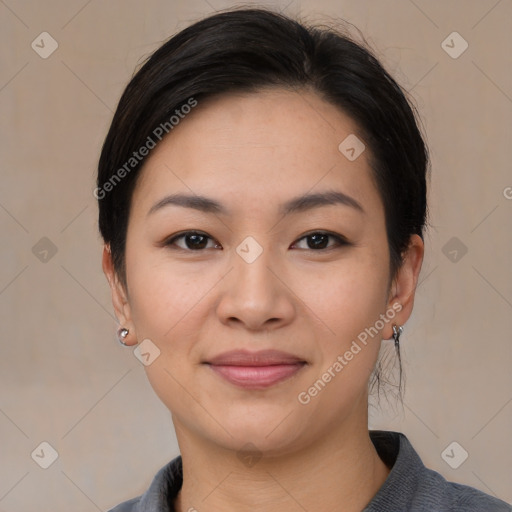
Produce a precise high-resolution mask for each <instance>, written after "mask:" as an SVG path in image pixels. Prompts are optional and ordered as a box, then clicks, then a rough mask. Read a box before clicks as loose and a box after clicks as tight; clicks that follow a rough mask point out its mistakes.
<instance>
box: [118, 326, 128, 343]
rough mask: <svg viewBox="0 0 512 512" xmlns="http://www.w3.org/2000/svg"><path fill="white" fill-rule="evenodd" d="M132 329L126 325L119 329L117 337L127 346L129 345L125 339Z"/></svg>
mask: <svg viewBox="0 0 512 512" xmlns="http://www.w3.org/2000/svg"><path fill="white" fill-rule="evenodd" d="M129 332H130V331H129V330H128V329H126V328H125V327H121V328H120V329H119V330H118V331H117V339H118V340H119V343H121V345H123V346H125V347H127V346H128V345H127V344H126V343H125V339H126V337H127V336H128V333H129Z"/></svg>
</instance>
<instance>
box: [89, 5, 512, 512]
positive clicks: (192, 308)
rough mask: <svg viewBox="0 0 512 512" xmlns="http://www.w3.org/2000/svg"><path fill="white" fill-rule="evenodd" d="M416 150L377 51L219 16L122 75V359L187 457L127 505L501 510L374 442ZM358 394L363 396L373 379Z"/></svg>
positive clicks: (110, 274)
mask: <svg viewBox="0 0 512 512" xmlns="http://www.w3.org/2000/svg"><path fill="white" fill-rule="evenodd" d="M427 168H428V153H427V149H426V147H425V144H424V141H423V138H422V136H421V133H420V131H419V129H418V126H417V123H416V120H415V116H414V113H413V110H412V107H411V106H410V105H409V103H408V101H407V100H406V98H405V97H404V95H403V92H402V90H401V89H400V87H399V86H398V85H397V84H396V83H395V81H394V80H393V79H392V78H391V77H390V76H389V75H388V74H387V72H386V71H385V70H384V69H383V68H382V66H381V65H380V63H379V62H378V61H377V60H376V59H375V58H374V57H373V56H372V55H371V53H370V52H369V51H368V50H366V49H365V48H363V47H362V46H361V45H359V44H357V43H355V42H353V41H352V40H350V39H349V38H348V37H346V36H344V35H341V34H337V33H335V32H334V31H330V30H327V29H319V28H307V27H305V26H303V25H301V24H299V23H298V22H296V21H294V20H291V19H289V18H287V17H284V16H282V15H279V14H276V13H273V12H270V11H266V10H260V9H258V10H249V9H244V10H235V11H229V12H223V13H218V14H215V15H213V16H210V17H208V18H206V19H203V20H201V21H199V22H198V23H195V24H194V25H192V26H190V27H188V28H186V29H185V30H183V31H182V32H180V33H179V34H177V35H176V36H174V37H173V38H171V39H170V40H169V41H168V42H166V43H165V44H164V45H163V46H162V47H161V48H159V49H158V50H157V51H156V52H155V53H154V54H153V55H152V56H151V58H150V59H149V60H148V61H147V62H146V63H145V65H144V66H143V67H142V68H141V69H140V70H139V71H138V73H137V74H136V75H135V76H134V77H133V79H132V80H131V82H130V83H129V84H128V86H127V88H126V90H125V92H124V94H123V96H122V98H121V100H120V103H119V106H118V108H117V111H116V113H115V115H114V119H113V122H112V125H111V127H110V130H109V133H108V135H107V137H106V140H105V144H104V146H103V150H102V154H101V158H100V163H99V173H98V187H97V189H96V191H95V194H96V197H97V198H98V202H99V226H100V231H101V234H102V237H103V239H104V242H105V247H104V253H103V269H104V271H105V274H106V276H107V279H108V281H109V283H110V286H111V289H112V299H113V304H114V308H115V312H116V315H117V317H118V319H119V322H120V329H119V337H120V341H121V343H123V344H124V345H126V346H134V345H137V344H138V345H139V347H138V352H137V354H138V357H139V358H140V359H141V361H142V362H143V363H144V365H145V369H146V372H147V376H148V378H149V380H150V383H151V385H152V387H153V389H154V390H155V392H156V393H157V395H158V396H159V397H160V399H161V400H162V401H163V403H164V404H165V405H166V406H167V407H168V408H169V410H170V412H171V414H172V419H173V423H174V426H175V430H176V436H177V439H178V443H179V448H180V453H181V455H180V456H179V457H177V458H176V459H174V460H173V461H171V462H170V463H169V464H168V465H166V466H165V467H163V468H162V469H161V470H160V471H159V472H158V474H157V475H156V476H155V478H154V480H153V482H152V484H151V486H150V488H149V489H148V491H147V492H146V493H145V494H144V495H143V496H141V497H138V498H134V499H133V500H131V501H129V502H125V503H123V504H121V505H119V506H118V507H115V508H114V509H113V510H114V511H115V512H125V511H133V512H135V511H147V512H149V511H151V512H153V511H154V512H156V511H178V512H185V511H195V510H197V511H223V512H226V511H231V510H237V511H240V510H244V511H252V510H258V511H265V512H271V511H277V510H279V511H282V510H286V511H294V510H297V511H298V510H308V511H316V512H324V511H325V512H326V511H332V510H343V511H345V512H353V511H361V510H364V511H366V512H370V511H371V512H374V511H375V512H376V511H379V512H383V511H393V512H397V511H429V512H430V511H448V510H449V511H452V512H453V511H464V512H468V511H477V510H478V511H483V510H485V511H501V510H503V511H504V510H510V508H509V507H508V506H507V504H506V503H504V502H503V501H500V500H498V499H495V498H493V497H491V496H488V495H486V494H484V493H482V492H480V491H478V490H476V489H473V488H471V487H467V486H463V485H460V484H456V483H450V482H447V481H446V480H445V479H444V478H443V477H442V476H441V475H440V474H438V473H436V472H434V471H431V470H429V469H426V468H425V467H424V466H423V464H422V462H421V460H420V458H419V457H418V455H417V454H416V452H415V451H414V449H413V447H412V446H411V444H410V443H409V441H408V439H407V437H406V436H405V435H404V434H401V433H397V432H384V431H369V430H368V392H369V387H371V384H372V383H373V382H375V381H376V382H378V379H379V374H378V371H377V370H376V368H378V364H377V359H378V354H379V348H380V345H381V341H382V340H383V339H384V340H386V339H394V344H395V347H396V350H397V355H398V356H399V353H400V352H399V350H400V348H399V347H400V345H399V344H400V334H401V332H402V329H403V325H404V324H405V323H406V322H407V320H408V318H409V317H410V315H411V312H412V309H413V302H414V294H415V289H416V285H417V281H418V275H419V272H420V269H421V264H422V260H423V254H424V245H423V230H424V227H425V222H426V216H427V205H426V174H427ZM369 385H370V386H369Z"/></svg>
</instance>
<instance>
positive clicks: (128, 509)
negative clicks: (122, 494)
mask: <svg viewBox="0 0 512 512" xmlns="http://www.w3.org/2000/svg"><path fill="white" fill-rule="evenodd" d="M140 499H141V496H139V497H138V498H133V499H131V500H128V501H124V502H123V503H120V504H119V505H117V506H116V507H114V508H111V509H110V510H109V511H108V512H135V511H136V510H137V508H138V504H139V503H140Z"/></svg>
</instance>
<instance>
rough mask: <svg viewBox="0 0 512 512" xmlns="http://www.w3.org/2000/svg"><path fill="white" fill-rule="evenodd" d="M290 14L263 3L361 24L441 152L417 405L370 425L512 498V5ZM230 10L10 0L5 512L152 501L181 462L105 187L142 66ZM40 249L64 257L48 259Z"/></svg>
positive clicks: (211, 1) (1, 294)
mask: <svg viewBox="0 0 512 512" xmlns="http://www.w3.org/2000/svg"><path fill="white" fill-rule="evenodd" d="M288 2H289V0H285V1H283V2H278V1H275V2H268V3H264V4H260V5H273V6H276V7H278V8H281V9H283V10H284V11H285V12H286V13H289V14H291V15H294V14H297V13H299V12H300V13H301V14H302V15H308V16H309V19H310V20H312V21H315V20H317V21H320V20H322V19H325V17H326V16H334V17H343V18H345V19H347V20H349V21H350V22H352V23H354V24H355V25H356V26H357V27H359V28H360V29H361V30H362V31H363V33H364V34H365V36H366V37H367V38H368V40H369V41H370V43H371V44H372V45H373V47H374V48H375V49H376V50H377V53H378V55H379V56H380V57H381V58H382V60H383V61H384V63H385V64H386V65H387V66H388V68H389V69H390V70H391V71H392V72H394V73H395V76H396V77H397V79H398V80H399V81H400V82H401V83H402V84H403V85H404V86H405V87H406V88H407V89H408V90H410V91H411V94H412V96H413V98H414V100H415V102H416V104H417V106H418V108H419V110H420V113H421V116H422V119H423V123H424V126H425V131H426V133H427V137H428V143H429V145H430V148H431V156H432V181H431V187H430V204H431V224H432V227H431V229H430V231H429V232H428V234H427V237H426V244H427V252H426V260H425V263H424V266H423V269H422V274H421V278H420V280H421V283H420V285H419V288H418V291H417V297H416V307H415V311H414V313H413V316H412V318H411V320H410V321H409V322H408V323H407V325H406V326H405V331H404V334H403V337H402V340H403V343H402V346H403V354H404V366H405V370H406V375H407V382H406V385H407V388H406V395H405V402H404V407H403V408H401V407H392V404H389V405H388V404H386V402H383V403H382V407H381V410H374V409H373V408H372V419H371V425H370V426H371V427H372V428H385V429H394V430H399V431H402V432H404V433H406V434H407V435H408V437H409V439H410V440H411V442H412V443H413V445H414V446H415V448H416V449H417V451H418V452H419V453H420V455H421V457H422V458H423V460H424V462H425V464H426V465H427V466H429V467H431V468H432V469H435V470H437V471H439V472H441V473H442V474H443V475H444V476H445V477H446V478H447V479H449V480H454V481H457V482H462V483H466V484H469V485H472V486H474V487H477V488H479V489H482V490H484V491H485V492H487V493H490V494H494V495H496V496H498V497H500V498H502V499H504V500H506V501H511V502H512V485H511V475H512V462H511V461H512V443H511V441H510V433H511V430H512V428H511V427H512V386H511V384H512V380H511V371H510V368H511V366H512V364H511V363H512V349H511V334H510V333H511V331H512V314H511V313H512V275H511V274H512V272H511V258H510V254H511V249H512V229H511V228H512V223H511V219H512V199H511V198H512V188H510V187H512V173H511V164H510V162H511V161H512V149H511V148H512V144H511V139H510V128H511V121H512V83H511V71H510V70H511V69H512V58H511V55H512V51H511V43H512V35H511V34H512V32H511V31H510V25H511V20H512V3H511V2H510V1H509V0H501V1H497V0H480V1H477V0H471V1H470V0H460V1H446V0H437V1H425V0H423V1H421V0H415V2H413V1H406V0H386V1H379V2H378V1H370V0H363V1H361V0H358V1H356V0H352V1H349V0H344V1H340V0H315V2H313V1H312V0H307V1H306V0H303V1H299V0H292V1H291V2H289V3H288ZM230 5H235V4H230V3H229V2H223V1H222V0H187V1H181V0H180V1H175V2H174V1H168V0H166V1H164V0H147V1H144V2H142V1H135V0H124V1H122V0H109V1H108V2H107V1H100V0H92V1H89V2H88V1H86V0H72V1H71V0H68V1H64V0H53V1H39V0H1V1H0V42H1V46H0V55H1V63H2V64H1V67H0V109H1V117H0V130H1V132H0V144H1V153H0V154H1V173H2V179H1V189H0V226H1V236H2V240H3V243H2V245H1V249H0V251H1V256H0V257H1V267H0V311H1V317H0V326H1V327H0V328H1V357H0V379H1V396H0V439H1V440H0V446H1V448H0V450H1V452H0V461H1V462H0V510H2V511H4V512H25V511H29V510H36V509H37V510H51V511H54V512H59V511H68V510H73V511H74V512H88V511H95V510H107V509H108V508H109V507H112V506H113V505H115V504H117V503H118V502H120V501H122V500H124V499H128V498H130V497H133V496H136V495H138V494H140V493H142V492H143V491H144V490H145V489H146V488H147V486H148V484H149V482H150V481H151V479H152V477H153V475H154V474H155V473H156V471H157V470H158V469H159V468H160V467H161V466H163V465H164V464H165V463H166V462H167V461H168V460H170V458H172V457H174V456H175V455H176V454H177V453H178V449H177V445H176V442H175V437H174V431H173V428H172V423H171V419H170V413H169V412H168V411H167V410H166V409H165V407H164V406H163V405H162V404H161V403H160V402H159V400H158V399H157V398H156V396H155V395H154V394H153V392H152V390H151V388H150V386H149V384H148V383H147V381H146V378H145V374H144V370H143V367H142V365H141V364H140V363H139V362H138V360H137V359H136V358H135V357H134V356H133V354H132V351H131V349H123V348H122V347H121V346H119V345H118V343H117V341H116V340H115V337H114V333H115V327H116V324H115V321H114V317H113V309H112V305H111V301H110V295H109V290H108V288H107V283H106V280H105V278H104V276H103V274H102V271H101V264H100V257H101V243H100V238H99V235H98V233H97V227H96V214H97V208H96V204H95V199H94V197H93V195H92V191H93V189H94V186H95V185H94V176H95V166H96V163H97V159H98V155H99V151H100V146H101V143H102V141H103V138H104V136H105V134H106V130H107V128H108V125H109V123H110V120H111V116H112V112H113V110H114V109H115V106H116V102H117V100H118V99H119V96H120V94H121V91H122V89H123V87H124V86H125V85H126V83H127V81H128V79H129V77H130V76H131V75H132V72H133V70H134V68H135V66H136V65H137V64H138V63H139V62H140V61H141V59H142V58H144V57H145V56H146V55H147V54H148V53H149V52H151V51H152V50H154V49H156V47H157V46H158V45H159V44H160V42H161V41H162V40H164V39H166V38H167V37H169V36H170V35H172V34H173V33H174V32H176V31H177V30H179V29H181V28H184V27H185V26H186V25H188V24H189V23H190V22H192V21H195V20H197V19H199V18H200V17H202V16H204V15H206V14H208V13H211V12H213V11H214V10H215V9H222V8H225V7H228V6H230ZM43 31H47V32H49V33H50V34H51V36H52V37H53V38H54V39H55V40H56V41H57V42H58V45H59V46H58V49H57V50H56V51H55V52H54V53H53V54H52V55H51V56H50V57H48V58H47V59H43V58H41V57H40V56H39V55H38V53H36V52H35V51H34V50H33V49H32V48H31V43H32V41H33V40H36V42H37V41H40V39H37V37H38V36H39V34H40V33H41V32H43ZM453 31H457V32H459V33H460V34H461V36H462V37H463V38H464V39H465V40H466V41H467V42H468V43H469V48H468V49H467V50H466V51H465V52H464V53H463V54H462V55H460V56H459V57H458V58H456V59H454V58H452V57H450V56H449V55H448V54H447V53H446V52H445V51H444V49H443V48H442V46H441V43H442V41H443V40H445V39H446V37H447V36H448V35H449V34H451V33H452V32H453ZM454 44H455V43H454ZM458 44H459V42H457V45H458ZM46 48H48V46H46ZM457 48H460V46H455V49H457ZM507 187H508V188H507ZM42 237H47V238H48V239H49V240H51V242H52V243H53V244H54V245H55V248H56V249H57V252H56V253H55V254H54V255H52V253H51V252H49V253H48V254H47V255H46V259H47V261H41V258H42V259H43V260H44V258H45V255H44V253H42V252H41V251H42V250H43V249H44V248H45V247H46V248H48V242H47V241H43V242H39V241H40V239H41V238H42ZM453 237H456V240H455V241H451V242H450V240H451V239H452V238H453ZM38 242H39V244H42V245H37V246H36V244H37V243H38ZM45 244H46V245H45ZM446 244H448V245H446ZM452 244H454V245H452ZM462 244H463V245H464V246H465V247H467V253H466V254H465V255H463V256H462V257H460V256H461V254H462V252H461V247H462ZM34 246H36V249H33V248H34ZM41 247H42V249H41ZM453 250H456V251H457V254H455V253H454V252H450V251H453ZM453 259H455V260H456V261H452V260H453ZM43 441H46V442H48V443H50V444H51V445H52V446H53V447H54V448H55V449H56V450H57V452H58V454H59V457H58V459H57V460H56V461H55V462H54V463H53V464H52V465H51V466H50V467H49V468H48V469H42V468H41V467H39V465H37V464H36V462H34V460H33V459H32V458H31V453H32V452H33V450H35V449H36V447H38V446H39V444H40V443H41V442H43ZM452 441H457V442H458V443H459V444H460V445H461V446H462V447H463V448H464V449H465V450H466V451H467V452H468V453H469V457H468V459H467V460H466V461H465V462H464V463H463V464H462V465H461V466H460V467H459V468H458V469H452V468H451V467H450V466H449V465H448V464H447V463H446V462H445V461H444V460H443V458H442V457H441V453H442V452H443V450H444V449H445V448H446V447H447V446H448V445H449V444H450V443H451V442H452ZM37 453H40V449H39V451H38V452H37ZM48 453H49V452H48V450H47V451H46V454H45V457H47V456H48ZM457 456H458V455H457ZM39 460H42V459H41V457H40V459H39Z"/></svg>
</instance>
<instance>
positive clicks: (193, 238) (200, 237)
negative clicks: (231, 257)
mask: <svg viewBox="0 0 512 512" xmlns="http://www.w3.org/2000/svg"><path fill="white" fill-rule="evenodd" d="M178 240H183V241H182V243H181V245H180V244H178V243H176V242H177V241H178ZM210 240H211V241H213V238H211V237H209V236H208V235H206V234H204V233H200V232H198V231H186V232H184V233H181V234H179V235H176V236H173V237H172V238H170V239H169V240H167V241H166V242H165V244H164V245H165V246H167V247H171V246H173V245H176V246H177V247H178V248H179V249H183V250H185V251H186V250H188V251H200V250H202V249H208V248H212V247H211V246H210V247H208V241H210ZM215 247H219V245H218V244H214V247H213V248H215Z"/></svg>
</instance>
